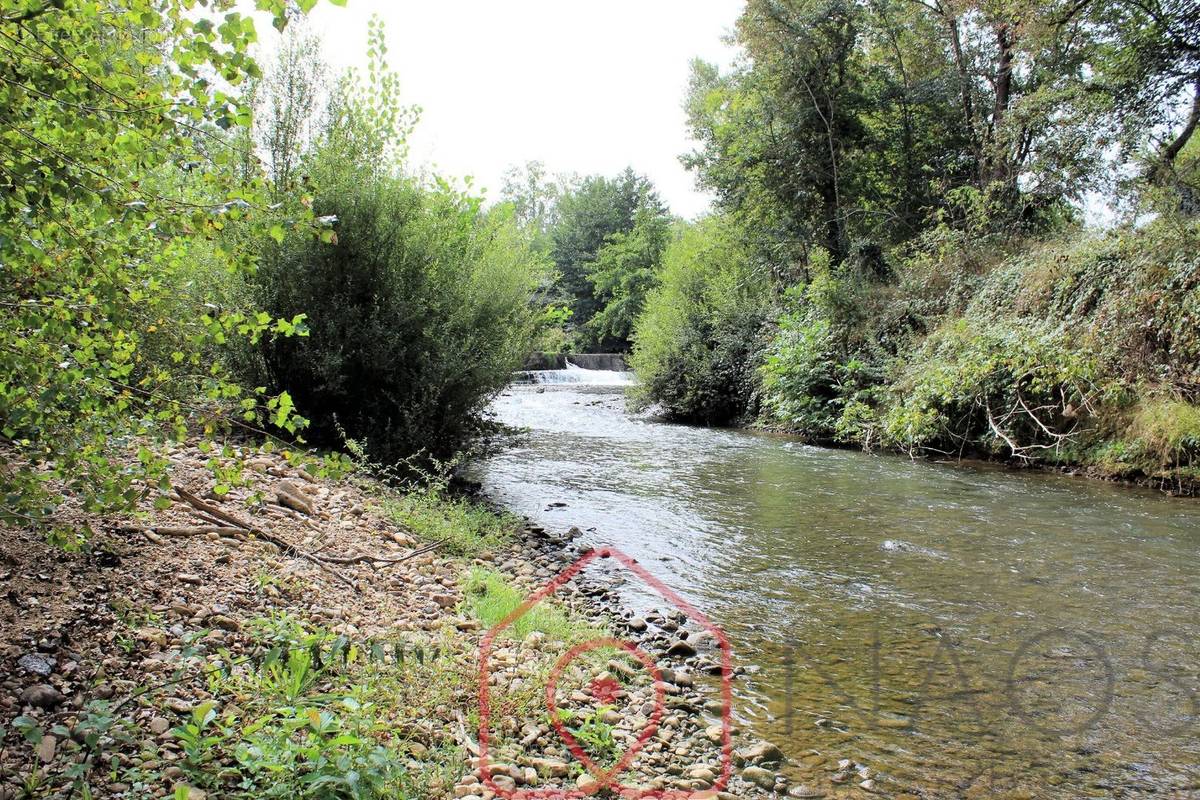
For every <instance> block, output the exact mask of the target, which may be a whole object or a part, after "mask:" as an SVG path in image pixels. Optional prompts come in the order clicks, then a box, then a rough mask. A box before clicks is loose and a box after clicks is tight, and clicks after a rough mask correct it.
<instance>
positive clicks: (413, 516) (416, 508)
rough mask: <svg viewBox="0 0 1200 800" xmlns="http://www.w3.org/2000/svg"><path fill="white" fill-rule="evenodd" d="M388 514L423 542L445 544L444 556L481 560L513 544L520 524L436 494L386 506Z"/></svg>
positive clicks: (389, 501)
mask: <svg viewBox="0 0 1200 800" xmlns="http://www.w3.org/2000/svg"><path fill="white" fill-rule="evenodd" d="M383 507H384V511H385V512H386V513H387V515H388V516H389V517H391V518H392V519H393V520H395V521H396V522H397V523H398V524H400V525H402V526H404V527H405V528H407V529H408V530H410V531H412V533H413V534H414V535H415V536H417V537H418V538H420V539H424V540H426V541H430V542H438V541H444V542H445V543H446V544H445V545H443V547H442V549H443V551H444V552H447V553H451V554H454V555H459V556H477V555H479V554H480V553H483V552H485V551H488V550H496V549H498V548H500V547H502V546H504V545H506V544H507V543H509V542H510V541H512V538H513V536H514V534H515V533H516V531H517V528H518V527H519V526H520V520H519V519H518V518H517V517H515V516H513V515H511V514H504V513H499V512H496V511H493V510H492V509H490V508H488V507H486V506H484V505H482V504H480V503H476V502H473V501H471V500H468V499H466V498H456V497H447V496H446V495H445V494H443V493H441V492H439V491H434V490H426V491H414V492H409V493H408V494H402V495H396V496H394V497H391V498H389V499H387V500H386V501H385V502H384V506H383Z"/></svg>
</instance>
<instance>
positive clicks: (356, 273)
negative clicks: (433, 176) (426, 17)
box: [262, 177, 542, 464]
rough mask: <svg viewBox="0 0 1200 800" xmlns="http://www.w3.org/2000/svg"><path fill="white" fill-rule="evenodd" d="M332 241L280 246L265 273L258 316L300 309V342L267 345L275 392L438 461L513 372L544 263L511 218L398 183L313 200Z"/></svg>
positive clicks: (362, 435)
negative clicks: (303, 333) (330, 227)
mask: <svg viewBox="0 0 1200 800" xmlns="http://www.w3.org/2000/svg"><path fill="white" fill-rule="evenodd" d="M316 209H317V211H318V212H319V213H320V214H322V215H336V217H337V219H338V223H337V235H338V244H337V245H336V246H330V245H327V244H323V243H321V242H314V241H312V240H300V239H296V240H292V241H289V242H288V243H287V244H286V246H285V247H284V248H282V250H281V252H280V253H279V256H278V257H277V258H275V259H273V260H272V261H271V263H270V265H269V267H268V268H267V269H265V270H264V271H263V276H262V286H263V288H264V294H265V296H264V298H263V301H264V304H265V307H266V308H268V309H273V310H281V309H295V311H296V312H297V313H298V312H299V311H300V310H301V309H303V311H304V313H306V314H307V323H308V329H309V335H308V336H307V337H306V338H304V339H291V340H283V339H277V340H274V341H272V342H270V343H268V345H267V347H266V350H265V353H264V357H265V361H266V365H267V369H268V371H269V375H270V378H271V379H272V381H273V383H274V385H276V386H278V387H280V388H285V389H287V390H288V391H289V392H290V393H291V394H292V396H293V397H294V398H295V400H296V402H297V404H299V406H300V407H301V408H303V409H304V410H305V412H306V413H307V414H308V415H309V416H310V417H311V418H312V419H313V426H312V437H313V438H314V440H315V441H317V442H320V443H322V444H337V443H338V439H339V437H340V436H341V434H342V432H343V431H344V433H345V435H346V436H348V437H350V438H352V439H354V440H356V441H358V442H360V443H362V444H363V445H364V447H365V449H366V450H367V452H368V453H369V454H370V455H371V457H372V458H374V459H376V460H378V461H382V462H384V463H386V464H395V463H398V462H401V461H404V460H406V459H410V458H413V457H414V456H418V455H419V456H420V458H421V459H422V460H430V459H437V460H445V459H448V458H450V457H452V456H453V455H454V454H455V453H457V452H458V451H459V450H460V449H462V448H463V447H464V446H466V445H467V444H468V443H469V442H470V441H471V439H472V437H473V435H474V434H475V433H476V431H477V430H478V426H479V422H480V412H482V411H483V409H484V407H485V406H486V404H487V403H488V401H489V400H490V399H491V398H492V396H493V395H494V394H495V393H496V392H497V391H499V390H500V389H501V388H503V387H504V386H505V385H506V384H507V383H508V381H509V378H510V374H511V372H512V371H513V370H514V369H516V368H517V367H518V366H519V365H520V361H521V359H522V358H523V357H524V355H525V353H526V352H527V350H528V348H529V345H530V343H531V341H532V336H533V333H534V325H535V318H534V314H533V312H532V309H531V307H530V304H529V299H530V296H531V293H532V291H533V290H534V288H535V287H536V285H537V281H538V278H539V275H540V273H541V270H542V261H541V260H540V258H539V257H538V256H537V255H536V254H534V253H533V251H532V250H531V249H530V248H529V246H528V243H527V242H526V241H525V240H524V239H523V238H522V236H521V234H519V233H518V231H517V229H516V227H515V226H514V224H513V222H512V219H511V217H509V216H504V215H501V214H491V215H488V214H484V213H483V212H481V211H480V209H479V203H478V201H477V200H475V199H472V198H467V197H464V196H462V195H459V194H456V193H453V192H451V191H449V190H447V189H436V190H434V189H427V188H424V187H421V186H419V185H417V184H416V183H415V182H413V181H411V180H409V179H405V178H398V177H384V178H381V179H379V180H377V181H374V182H370V183H365V184H354V183H351V182H347V183H346V184H344V185H340V186H338V187H336V190H335V191H331V192H328V193H323V194H322V195H320V196H318V199H317V202H316Z"/></svg>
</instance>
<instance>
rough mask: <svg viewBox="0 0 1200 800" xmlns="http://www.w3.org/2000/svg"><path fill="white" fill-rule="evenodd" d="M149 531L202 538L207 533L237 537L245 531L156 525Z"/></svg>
mask: <svg viewBox="0 0 1200 800" xmlns="http://www.w3.org/2000/svg"><path fill="white" fill-rule="evenodd" d="M151 530H153V531H154V532H155V533H157V534H160V535H162V536H203V535H205V534H207V533H216V534H220V535H221V536H238V535H241V534H244V533H245V530H244V529H242V528H231V527H228V526H224V525H192V526H185V527H181V528H173V527H168V526H157V525H156V526H155V527H154V528H152V529H151Z"/></svg>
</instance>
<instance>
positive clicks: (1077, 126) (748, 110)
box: [684, 0, 1111, 282]
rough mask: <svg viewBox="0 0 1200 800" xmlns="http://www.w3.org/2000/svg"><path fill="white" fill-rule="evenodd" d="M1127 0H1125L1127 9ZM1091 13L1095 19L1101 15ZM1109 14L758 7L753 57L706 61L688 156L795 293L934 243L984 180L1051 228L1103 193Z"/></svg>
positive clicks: (1009, 8)
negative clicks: (827, 263) (1059, 216)
mask: <svg viewBox="0 0 1200 800" xmlns="http://www.w3.org/2000/svg"><path fill="white" fill-rule="evenodd" d="M1110 1H1111V0H1110ZM1085 10H1086V13H1084V11H1085ZM1098 13H1099V11H1098V10H1088V9H1087V6H1086V5H1082V4H1079V3H1071V2H1067V1H1066V0H1064V1H1063V2H1056V3H1032V2H1024V0H1009V1H1008V2H997V3H992V2H953V3H951V2H942V0H871V2H852V1H851V0H750V2H749V3H748V4H747V6H746V10H745V12H744V13H743V15H742V17H741V18H740V19H739V22H738V27H737V38H738V41H739V42H740V43H741V44H742V45H743V47H744V48H745V51H746V54H747V59H746V60H745V61H744V62H743V63H742V64H741V65H739V66H738V68H737V69H735V70H734V71H733V72H732V73H730V74H728V75H721V74H720V73H719V72H718V71H717V70H716V69H715V68H713V67H711V66H709V65H705V64H702V63H697V64H695V65H694V66H693V77H692V84H691V90H690V93H689V100H688V112H689V122H690V126H691V129H692V133H693V135H694V137H695V138H696V139H697V140H698V141H699V142H700V143H701V147H700V148H699V149H698V150H697V151H695V152H693V153H691V154H689V155H687V156H685V158H684V163H685V164H686V165H687V166H689V167H690V168H692V169H694V170H695V171H696V172H697V173H698V175H699V178H700V180H701V182H702V183H703V184H704V185H706V186H708V187H710V188H712V189H713V190H714V191H715V192H716V194H717V196H718V199H719V202H720V204H721V206H722V207H723V208H725V209H726V210H728V211H730V212H731V213H733V214H734V215H736V216H737V217H738V218H739V219H740V220H741V221H742V222H743V223H744V225H745V227H746V229H747V230H750V231H755V232H758V236H759V240H760V241H759V247H760V250H761V252H762V254H763V257H764V258H765V259H766V260H767V261H769V262H770V263H772V264H773V265H774V266H775V268H776V270H777V272H779V274H780V277H781V278H782V279H783V280H784V281H785V282H787V281H788V280H792V279H795V278H796V277H803V269H802V265H803V263H804V262H805V261H806V260H807V258H808V256H809V255H810V253H811V252H812V251H813V250H814V249H815V248H817V247H820V248H822V249H823V250H825V251H827V252H828V253H830V255H831V256H832V258H833V261H834V263H835V264H840V263H843V262H845V261H847V260H852V259H855V258H861V255H862V254H863V253H869V252H874V251H877V250H878V249H879V248H881V247H886V246H889V245H895V244H899V243H902V242H904V241H907V240H909V239H911V238H912V237H914V236H916V235H917V234H918V233H919V232H920V231H921V230H922V229H923V227H924V226H925V224H926V222H927V220H928V219H929V218H930V217H931V215H933V214H935V213H937V212H939V211H944V212H948V213H955V210H954V209H953V208H952V206H951V204H949V203H948V202H947V198H949V197H951V196H953V192H954V190H956V189H958V188H962V187H970V188H973V189H974V190H975V191H977V192H979V193H980V194H982V195H985V196H987V197H988V198H989V200H990V202H991V205H992V207H993V208H994V210H995V213H994V220H993V221H994V222H995V224H996V225H997V226H1001V227H1003V226H1007V225H1011V224H1013V223H1021V224H1026V225H1033V226H1036V225H1038V224H1041V220H1042V219H1044V218H1046V217H1047V216H1048V215H1052V214H1054V213H1056V212H1057V210H1059V209H1061V208H1063V207H1064V205H1065V203H1066V202H1067V201H1070V200H1073V199H1076V198H1078V197H1080V196H1081V195H1082V194H1083V192H1084V191H1086V190H1087V189H1089V188H1091V187H1092V186H1093V185H1094V181H1095V178H1096V175H1097V172H1098V169H1099V166H1100V165H1101V164H1102V163H1103V160H1102V159H1101V158H1100V156H1101V153H1102V152H1103V149H1104V147H1105V146H1106V140H1105V138H1104V137H1103V136H1102V135H1096V131H1097V130H1100V131H1102V130H1103V118H1102V116H1101V111H1102V105H1103V104H1102V103H1100V102H1099V101H1098V100H1097V98H1096V97H1095V96H1094V93H1093V92H1092V91H1091V90H1090V88H1089V87H1090V84H1089V81H1088V75H1089V72H1090V71H1091V69H1092V67H1091V66H1090V65H1091V64H1092V63H1093V62H1094V61H1095V59H1096V56H1097V43H1098V35H1099V34H1098V31H1099V30H1100V29H1099V27H1098V25H1097V22H1096V14H1098Z"/></svg>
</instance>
